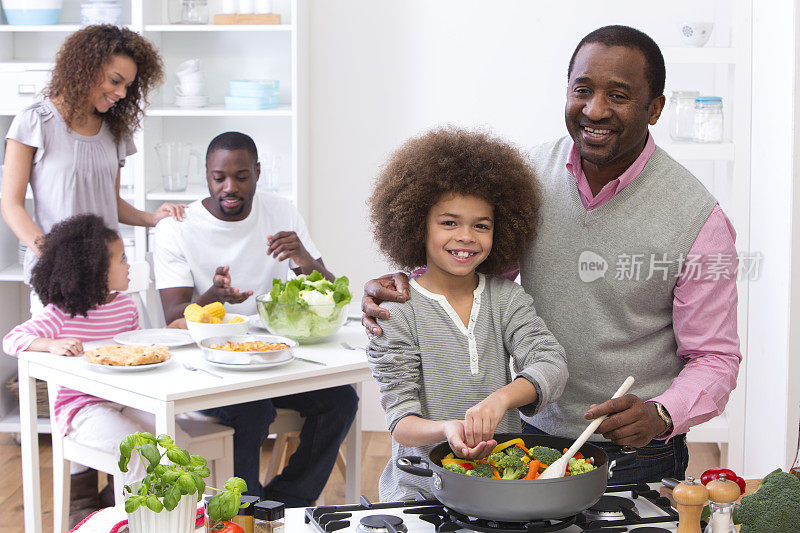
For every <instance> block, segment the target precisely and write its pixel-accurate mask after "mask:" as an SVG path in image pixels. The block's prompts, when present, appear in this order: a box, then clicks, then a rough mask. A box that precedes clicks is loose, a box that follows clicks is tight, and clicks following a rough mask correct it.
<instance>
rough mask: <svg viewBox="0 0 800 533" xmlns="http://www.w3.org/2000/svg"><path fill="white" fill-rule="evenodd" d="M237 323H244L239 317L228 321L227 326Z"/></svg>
mask: <svg viewBox="0 0 800 533" xmlns="http://www.w3.org/2000/svg"><path fill="white" fill-rule="evenodd" d="M239 322H244V318H242V317H240V316H235V317H233V318H231V319H230V320H229V321H228V324H237V323H239Z"/></svg>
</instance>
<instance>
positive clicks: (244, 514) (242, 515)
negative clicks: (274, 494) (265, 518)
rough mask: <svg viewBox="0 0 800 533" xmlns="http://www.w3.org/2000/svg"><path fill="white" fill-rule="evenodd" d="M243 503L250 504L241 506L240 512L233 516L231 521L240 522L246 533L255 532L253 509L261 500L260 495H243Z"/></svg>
mask: <svg viewBox="0 0 800 533" xmlns="http://www.w3.org/2000/svg"><path fill="white" fill-rule="evenodd" d="M240 501H241V503H243V504H244V503H247V504H249V505H248V506H247V507H241V506H240V507H239V512H238V513H237V514H236V516H234V517H233V518H231V522H233V523H234V524H238V525H240V526H241V527H242V529H244V533H253V531H255V529H254V528H255V520H254V518H253V511H254V509H255V505H256V504H257V503H258V502H260V501H261V498H259V497H258V496H242V497H241V500H240Z"/></svg>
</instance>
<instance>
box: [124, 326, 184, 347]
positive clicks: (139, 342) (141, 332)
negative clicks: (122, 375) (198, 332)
mask: <svg viewBox="0 0 800 533" xmlns="http://www.w3.org/2000/svg"><path fill="white" fill-rule="evenodd" d="M114 342H117V343H119V344H127V345H130V346H150V345H152V344H160V345H161V346H166V347H167V348H173V347H175V346H185V345H187V344H192V343H193V342H194V341H193V340H192V336H191V335H189V332H188V331H186V330H185V329H175V328H156V329H137V330H134V331H126V332H125V333H118V334H116V335H114Z"/></svg>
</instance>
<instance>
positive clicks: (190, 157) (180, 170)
mask: <svg viewBox="0 0 800 533" xmlns="http://www.w3.org/2000/svg"><path fill="white" fill-rule="evenodd" d="M155 148H156V153H157V154H158V161H159V163H160V164H161V183H162V184H163V186H164V190H165V191H170V192H179V191H185V190H186V187H187V186H188V185H189V169H190V168H192V162H194V165H195V166H194V169H195V172H199V169H200V154H199V153H198V152H197V151H196V150H195V149H194V148H192V145H191V144H187V143H182V142H165V143H158V144H156V146H155Z"/></svg>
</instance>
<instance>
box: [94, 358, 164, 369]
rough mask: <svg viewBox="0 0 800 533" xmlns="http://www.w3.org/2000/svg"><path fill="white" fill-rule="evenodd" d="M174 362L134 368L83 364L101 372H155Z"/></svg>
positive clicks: (162, 362)
mask: <svg viewBox="0 0 800 533" xmlns="http://www.w3.org/2000/svg"><path fill="white" fill-rule="evenodd" d="M171 361H172V358H171V357H170V358H169V359H167V360H166V361H161V362H160V363H150V364H149V365H134V366H113V365H99V364H97V363H90V362H89V361H87V360H86V359H84V360H83V362H84V363H85V364H86V365H88V366H89V368H92V369H94V370H99V371H101V372H142V371H145V370H153V369H154V368H158V367H162V366H164V365H168V364H169V363H170V362H171Z"/></svg>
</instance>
